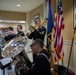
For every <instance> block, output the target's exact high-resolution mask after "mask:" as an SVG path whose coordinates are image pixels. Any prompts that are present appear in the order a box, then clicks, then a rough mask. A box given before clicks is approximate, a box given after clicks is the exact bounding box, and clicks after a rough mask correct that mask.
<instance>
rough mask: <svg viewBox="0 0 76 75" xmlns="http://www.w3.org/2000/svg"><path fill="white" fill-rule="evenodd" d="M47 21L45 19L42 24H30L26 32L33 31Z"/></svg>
mask: <svg viewBox="0 0 76 75" xmlns="http://www.w3.org/2000/svg"><path fill="white" fill-rule="evenodd" d="M46 23H47V20H45V21H44V22H42V23H41V24H40V25H35V26H33V25H30V26H29V28H28V29H27V30H25V31H24V32H26V31H28V30H30V31H31V32H33V31H34V30H35V29H36V28H37V27H39V26H44V25H45V24H46Z"/></svg>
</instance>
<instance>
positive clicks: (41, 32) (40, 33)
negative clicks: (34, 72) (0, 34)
mask: <svg viewBox="0 0 76 75" xmlns="http://www.w3.org/2000/svg"><path fill="white" fill-rule="evenodd" d="M35 24H36V27H35V30H34V32H31V34H29V33H26V36H27V37H28V38H29V39H33V40H35V39H38V38H39V39H41V40H43V41H44V37H45V34H46V28H45V27H44V26H42V25H41V20H40V18H39V17H38V18H36V19H35ZM35 58H36V55H35V54H33V61H35Z"/></svg>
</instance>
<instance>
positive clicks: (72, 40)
mask: <svg viewBox="0 0 76 75" xmlns="http://www.w3.org/2000/svg"><path fill="white" fill-rule="evenodd" d="M75 30H76V26H75V28H74V34H73V38H72V44H71V48H70V54H69V60H68V65H67V68H66V72H65V75H67V74H68V69H69V65H70V59H71V54H72V48H73V41H74V36H75Z"/></svg>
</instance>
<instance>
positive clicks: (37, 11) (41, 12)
mask: <svg viewBox="0 0 76 75" xmlns="http://www.w3.org/2000/svg"><path fill="white" fill-rule="evenodd" d="M36 14H40V18H41V21H43V4H41V5H40V6H39V7H37V8H35V9H34V10H32V11H31V12H30V21H31V24H34V16H35V15H36Z"/></svg>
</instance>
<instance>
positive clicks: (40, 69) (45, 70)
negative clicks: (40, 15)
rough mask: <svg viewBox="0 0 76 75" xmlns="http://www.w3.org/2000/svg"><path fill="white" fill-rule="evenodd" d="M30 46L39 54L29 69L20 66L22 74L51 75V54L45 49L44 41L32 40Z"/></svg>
mask: <svg viewBox="0 0 76 75" xmlns="http://www.w3.org/2000/svg"><path fill="white" fill-rule="evenodd" d="M30 47H31V49H32V51H33V53H34V54H37V57H36V60H35V62H34V63H33V64H32V67H31V69H29V70H26V69H23V68H21V67H20V68H19V71H20V75H51V72H50V62H49V54H48V52H47V51H46V50H45V49H43V41H42V40H41V39H36V40H34V41H33V42H32V44H31V45H30Z"/></svg>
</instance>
